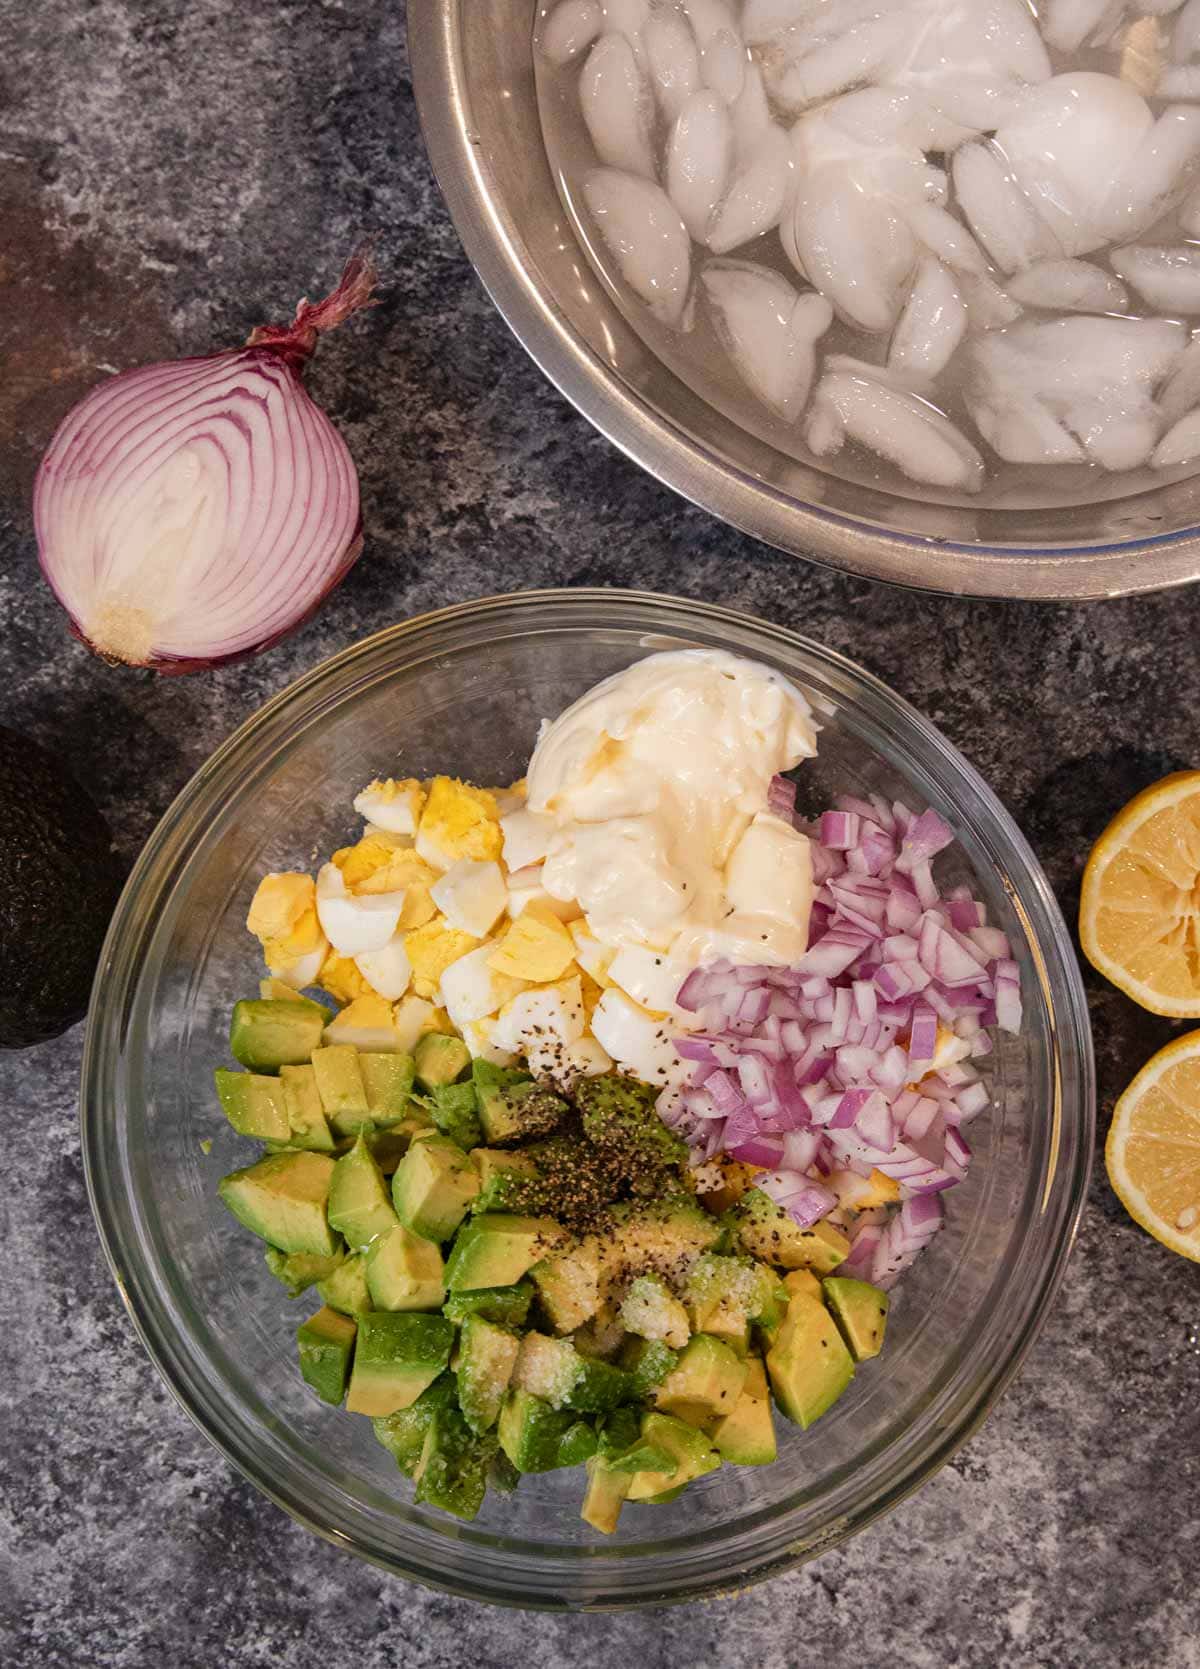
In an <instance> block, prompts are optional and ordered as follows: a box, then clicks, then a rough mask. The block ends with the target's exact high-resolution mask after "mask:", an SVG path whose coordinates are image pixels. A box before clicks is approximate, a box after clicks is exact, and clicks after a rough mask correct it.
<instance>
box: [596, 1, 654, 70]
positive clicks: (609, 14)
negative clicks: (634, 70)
mask: <svg viewBox="0 0 1200 1669" xmlns="http://www.w3.org/2000/svg"><path fill="white" fill-rule="evenodd" d="M600 4H601V6H602V7H603V9H604V27H605V30H606V31H611V32H612V33H613V34H615V35H624V37H625V39H626V40H627V41H628V42H629V44H630V46H631V47H632V48H633V51H634V55H635V57H636V58H637V61H638V65H639V67H641V66H644V64H645V61H646V52H645V44H644V42H643V40H642V31H643V30H644V29H645V27H646V24H647V22H648V21H649V18H650V0H600Z"/></svg>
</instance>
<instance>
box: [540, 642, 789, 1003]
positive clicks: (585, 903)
mask: <svg viewBox="0 0 1200 1669" xmlns="http://www.w3.org/2000/svg"><path fill="white" fill-rule="evenodd" d="M815 753H816V726H815V724H814V723H813V718H812V712H811V710H810V708H809V705H808V703H807V701H805V699H804V697H803V696H802V695H801V694H800V692H799V691H798V690H797V689H796V688H795V687H794V686H793V685H792V684H790V683H789V682H788V681H787V679H786V678H784V677H782V676H781V675H780V674H779V673H777V672H774V671H772V670H771V668H770V667H766V666H762V665H760V664H759V663H758V662H756V661H749V660H743V659H742V658H741V657H739V656H737V655H731V654H729V653H727V652H726V651H724V650H713V649H686V650H679V651H673V652H670V653H667V654H661V655H650V656H647V658H646V659H645V660H641V661H638V662H636V663H635V664H634V665H633V666H631V667H629V668H628V669H627V670H626V671H624V672H620V673H617V674H616V675H615V676H614V677H612V678H608V679H606V680H605V681H604V682H603V683H601V684H597V685H596V686H595V688H594V689H592V690H589V691H588V693H587V694H586V695H585V696H583V697H582V698H581V699H580V700H579V701H577V702H576V703H575V704H574V706H572V707H569V708H568V709H567V710H566V712H565V713H563V714H562V715H561V717H560V718H558V719H556V720H555V721H554V723H553V724H550V725H548V726H547V727H546V728H545V729H544V731H543V733H542V736H541V738H540V739H539V741H538V745H537V747H536V749H535V750H534V754H533V758H532V760H531V761H530V765H529V773H528V795H529V798H528V804H529V808H530V810H531V811H533V812H535V813H539V814H541V815H544V816H546V817H549V818H551V819H552V820H553V824H554V828H553V832H552V834H551V836H550V841H549V850H548V852H547V856H546V860H545V867H544V871H543V885H544V886H545V888H546V891H547V892H548V893H550V895H551V896H552V897H554V898H556V899H560V900H563V901H574V902H576V903H577V904H578V905H579V907H580V908H581V909H582V910H583V912H584V914H585V915H586V917H587V920H588V926H589V928H590V930H591V932H592V933H593V934H594V935H595V937H596V938H597V939H599V940H600V941H601V942H602V943H604V944H607V945H612V946H617V947H623V946H627V945H631V944H639V945H645V946H649V947H650V948H652V949H654V950H656V951H659V952H663V953H667V954H669V956H670V958H671V961H672V963H677V964H678V965H679V966H680V968H681V969H682V970H686V969H687V968H690V967H695V966H698V965H699V964H701V963H704V962H708V961H712V960H714V959H715V958H717V957H727V958H729V959H730V960H732V961H735V962H757V963H770V964H774V965H780V964H786V963H790V962H795V961H797V960H798V959H799V958H800V957H801V956H802V955H803V954H804V950H805V948H806V946H807V943H808V918H809V912H810V910H811V907H812V894H813V885H812V860H811V854H810V850H809V843H808V841H807V839H806V838H805V836H804V835H803V834H801V833H800V832H799V831H798V830H796V829H794V828H793V827H792V826H791V824H790V823H789V822H786V821H784V820H783V819H781V818H779V817H775V816H773V815H772V814H771V813H770V812H769V811H768V810H767V794H768V790H769V787H770V783H771V778H772V777H773V776H774V775H775V774H776V773H777V772H782V771H788V770H790V769H791V768H792V767H793V766H794V765H797V764H799V762H800V761H801V760H802V759H809V758H811V757H812V756H813V755H814V754H815Z"/></svg>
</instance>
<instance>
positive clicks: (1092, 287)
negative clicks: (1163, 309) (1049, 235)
mask: <svg viewBox="0 0 1200 1669" xmlns="http://www.w3.org/2000/svg"><path fill="white" fill-rule="evenodd" d="M1008 293H1009V295H1010V296H1012V298H1013V299H1014V301H1019V302H1021V303H1023V304H1024V305H1025V306H1026V307H1047V308H1053V309H1054V310H1056V311H1061V312H1064V313H1124V312H1125V311H1126V310H1127V308H1128V306H1129V296H1128V294H1127V292H1126V290H1125V286H1124V285H1123V284H1121V283H1119V282H1118V281H1117V280H1116V279H1115V278H1114V277H1113V276H1112V274H1111V273H1108V272H1105V271H1104V269H1103V268H1102V267H1097V266H1093V265H1092V263H1091V262H1090V261H1066V260H1063V261H1035V262H1034V264H1033V266H1031V267H1026V268H1025V270H1024V272H1018V273H1015V274H1014V276H1013V277H1012V278H1010V279H1009V282H1008Z"/></svg>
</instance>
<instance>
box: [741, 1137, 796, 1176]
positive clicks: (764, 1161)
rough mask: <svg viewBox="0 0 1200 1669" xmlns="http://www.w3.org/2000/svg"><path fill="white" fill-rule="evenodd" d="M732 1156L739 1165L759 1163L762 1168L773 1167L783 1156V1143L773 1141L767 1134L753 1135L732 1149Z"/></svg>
mask: <svg viewBox="0 0 1200 1669" xmlns="http://www.w3.org/2000/svg"><path fill="white" fill-rule="evenodd" d="M732 1151H733V1157H734V1158H735V1159H736V1160H737V1161H738V1163H739V1164H741V1165H761V1166H763V1168H764V1169H768V1170H769V1169H773V1168H774V1167H775V1166H776V1165H778V1164H779V1163H780V1162H781V1161H782V1159H783V1157H784V1149H783V1143H782V1142H780V1141H773V1140H771V1139H770V1138H769V1137H767V1136H755V1137H754V1139H753V1140H752V1141H749V1142H743V1143H742V1145H741V1146H740V1147H736V1148H734V1149H733V1150H732Z"/></svg>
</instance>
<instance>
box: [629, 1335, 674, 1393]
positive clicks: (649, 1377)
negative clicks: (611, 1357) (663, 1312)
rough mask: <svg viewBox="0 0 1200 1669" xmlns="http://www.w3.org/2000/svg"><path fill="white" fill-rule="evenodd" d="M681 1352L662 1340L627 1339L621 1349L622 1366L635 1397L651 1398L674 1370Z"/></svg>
mask: <svg viewBox="0 0 1200 1669" xmlns="http://www.w3.org/2000/svg"><path fill="white" fill-rule="evenodd" d="M678 1360H679V1352H678V1351H677V1350H672V1349H671V1347H670V1345H669V1344H664V1343H663V1342H662V1340H661V1339H626V1341H625V1343H624V1344H623V1345H622V1347H621V1366H622V1367H623V1368H624V1369H625V1371H626V1373H627V1374H628V1375H629V1388H630V1391H631V1393H632V1395H633V1396H635V1397H645V1396H649V1394H650V1392H651V1391H653V1390H654V1389H655V1388H656V1387H657V1386H659V1385H661V1384H662V1382H663V1380H664V1379H665V1378H666V1377H667V1375H668V1374H669V1373H670V1372H671V1370H672V1369H673V1368H674V1366H675V1364H676V1362H677V1361H678Z"/></svg>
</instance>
